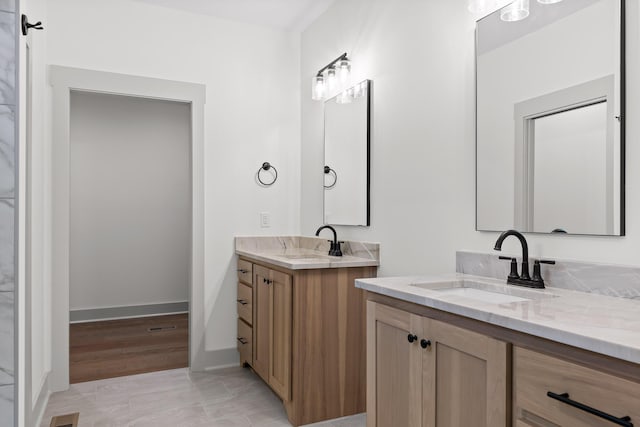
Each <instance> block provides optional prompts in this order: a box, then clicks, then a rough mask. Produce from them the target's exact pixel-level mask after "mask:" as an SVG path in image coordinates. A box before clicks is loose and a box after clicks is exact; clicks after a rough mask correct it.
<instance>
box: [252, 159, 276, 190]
mask: <svg viewBox="0 0 640 427" xmlns="http://www.w3.org/2000/svg"><path fill="white" fill-rule="evenodd" d="M271 169H273V171H274V172H275V176H274V177H273V181H271V182H264V181H263V180H262V178H260V172H262V171H269V170H271ZM257 176H258V181H260V184H262V185H264V186H265V187H268V186H270V185H273V183H274V182H276V180H277V179H278V170H277V169H276V168H275V167H274V166H273V165H272V164H271V163H269V162H264V163H263V164H262V166H261V167H260V169H258V175H257Z"/></svg>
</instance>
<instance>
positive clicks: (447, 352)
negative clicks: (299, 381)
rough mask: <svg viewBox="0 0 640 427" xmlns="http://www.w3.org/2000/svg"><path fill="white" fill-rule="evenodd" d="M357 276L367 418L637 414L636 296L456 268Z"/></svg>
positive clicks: (480, 422) (584, 420)
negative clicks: (362, 304) (535, 285)
mask: <svg viewBox="0 0 640 427" xmlns="http://www.w3.org/2000/svg"><path fill="white" fill-rule="evenodd" d="M357 286H358V287H359V288H361V289H364V290H367V300H368V301H367V367H368V372H367V389H368V390H367V426H368V427H387V426H389V427H390V426H399V425H403V426H425V427H427V426H429V427H435V426H440V427H441V426H474V427H482V426H486V427H500V426H516V427H557V426H564V427H608V426H613V425H619V426H626V427H632V426H633V425H638V423H640V338H639V337H640V328H639V325H640V310H638V308H640V305H639V304H638V301H633V300H629V299H624V298H613V297H606V296H602V295H595V294H589V293H585V292H576V291H571V290H566V289H560V288H555V287H554V288H548V289H545V290H530V289H523V288H518V287H514V286H508V285H506V284H505V281H504V280H498V279H493V278H487V277H475V276H471V275H467V274H455V275H448V276H442V277H435V276H434V277H425V278H417V277H404V278H402V277H401V278H380V279H368V280H367V279H364V280H358V281H357ZM634 423H635V424H634Z"/></svg>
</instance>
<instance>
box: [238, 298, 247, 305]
mask: <svg viewBox="0 0 640 427" xmlns="http://www.w3.org/2000/svg"><path fill="white" fill-rule="evenodd" d="M238 303H240V305H247V304H249V303H248V302H247V300H246V299H239V300H238Z"/></svg>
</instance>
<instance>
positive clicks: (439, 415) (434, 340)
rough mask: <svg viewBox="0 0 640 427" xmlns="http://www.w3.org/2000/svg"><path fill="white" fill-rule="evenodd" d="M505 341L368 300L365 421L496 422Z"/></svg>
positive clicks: (500, 416) (504, 394)
mask: <svg viewBox="0 0 640 427" xmlns="http://www.w3.org/2000/svg"><path fill="white" fill-rule="evenodd" d="M509 350H510V346H509V344H507V343H505V342H503V341H499V340H496V339H494V338H491V337H488V336H485V335H482V334H479V333H476V332H472V331H469V330H466V329H462V328H459V327H456V326H452V325H449V324H447V323H444V322H441V321H438V320H434V319H430V318H428V317H422V316H419V315H417V314H413V313H409V312H407V311H403V310H401V309H397V308H393V307H390V306H387V305H384V304H379V303H376V302H373V301H368V302H367V427H395V426H407V427H419V426H420V427H454V426H458V427H462V426H474V427H501V426H507V425H510V419H509V381H508V378H509V364H508V356H509Z"/></svg>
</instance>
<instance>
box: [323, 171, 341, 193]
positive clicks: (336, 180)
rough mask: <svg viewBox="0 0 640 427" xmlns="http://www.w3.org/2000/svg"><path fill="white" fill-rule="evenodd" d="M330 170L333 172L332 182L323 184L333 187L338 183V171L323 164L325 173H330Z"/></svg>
mask: <svg viewBox="0 0 640 427" xmlns="http://www.w3.org/2000/svg"><path fill="white" fill-rule="evenodd" d="M332 172H333V184H331V185H325V186H324V188H333V187H335V186H336V184H337V183H338V173H337V172H336V171H334V170H333V169H331V168H330V167H329V166H325V167H324V173H325V175H328V174H330V173H332Z"/></svg>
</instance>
